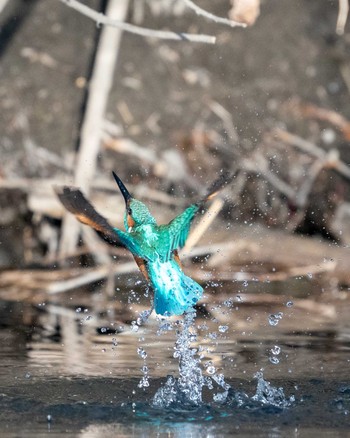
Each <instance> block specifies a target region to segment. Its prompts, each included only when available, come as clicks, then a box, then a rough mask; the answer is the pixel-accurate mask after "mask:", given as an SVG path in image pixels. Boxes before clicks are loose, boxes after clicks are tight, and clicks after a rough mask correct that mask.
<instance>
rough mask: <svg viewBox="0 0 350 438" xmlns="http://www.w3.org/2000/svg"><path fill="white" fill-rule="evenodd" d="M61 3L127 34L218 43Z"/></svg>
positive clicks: (70, 1) (72, 0) (71, 0)
mask: <svg viewBox="0 0 350 438" xmlns="http://www.w3.org/2000/svg"><path fill="white" fill-rule="evenodd" d="M59 1H61V2H62V3H64V4H66V5H67V6H69V7H70V8H72V9H75V10H76V11H78V12H80V13H81V14H82V15H85V16H86V17H89V18H91V19H92V20H94V21H95V22H96V23H97V24H98V25H102V24H104V25H106V26H112V27H116V28H118V29H120V30H125V31H126V32H131V33H133V34H136V35H140V36H144V37H148V38H159V39H165V40H175V41H190V42H193V43H206V44H215V42H216V37H214V36H211V35H195V34H189V33H183V32H171V31H163V30H154V29H147V28H144V27H140V26H134V25H133V24H130V23H124V22H122V21H118V20H114V19H112V18H109V17H107V16H106V15H104V14H102V13H99V12H97V11H95V10H94V9H91V8H89V7H88V6H86V5H83V4H82V3H80V2H78V1H77V0H59Z"/></svg>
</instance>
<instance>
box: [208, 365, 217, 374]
mask: <svg viewBox="0 0 350 438" xmlns="http://www.w3.org/2000/svg"><path fill="white" fill-rule="evenodd" d="M215 371H216V369H215V367H214V365H209V366H208V368H207V372H208V374H215Z"/></svg>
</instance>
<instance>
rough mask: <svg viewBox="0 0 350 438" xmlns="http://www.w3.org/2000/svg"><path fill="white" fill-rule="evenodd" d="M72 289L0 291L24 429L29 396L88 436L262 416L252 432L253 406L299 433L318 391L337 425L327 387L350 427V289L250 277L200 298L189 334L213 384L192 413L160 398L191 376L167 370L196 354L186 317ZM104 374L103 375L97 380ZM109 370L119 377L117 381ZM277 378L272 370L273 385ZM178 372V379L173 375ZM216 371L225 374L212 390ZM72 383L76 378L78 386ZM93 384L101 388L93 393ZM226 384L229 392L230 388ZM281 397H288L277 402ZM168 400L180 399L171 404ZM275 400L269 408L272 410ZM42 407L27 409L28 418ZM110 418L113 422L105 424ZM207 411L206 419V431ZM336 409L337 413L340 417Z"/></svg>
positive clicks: (2, 406) (7, 395)
mask: <svg viewBox="0 0 350 438" xmlns="http://www.w3.org/2000/svg"><path fill="white" fill-rule="evenodd" d="M98 296H99V294H98V293H96V294H92V295H90V297H89V299H90V302H91V303H94V302H96V301H98V300H97V297H98ZM70 301H71V302H70V303H69V304H68V305H65V304H63V303H62V302H59V301H56V302H54V301H52V302H51V303H49V302H45V303H41V304H40V305H36V306H34V305H31V304H29V303H23V302H22V303H17V302H0V313H1V315H0V317H1V327H0V384H1V386H2V387H3V391H2V392H3V394H1V395H0V412H2V414H0V419H1V421H4V418H5V417H6V421H9V422H10V423H11V418H13V427H14V429H15V428H16V424H17V423H16V421H15V418H16V416H15V414H14V412H21V410H22V408H24V407H25V408H26V409H27V410H28V411H29V412H30V411H31V412H32V415H34V416H35V415H36V416H37V417H36V418H37V419H38V421H39V423H40V422H43V419H44V418H45V421H44V425H42V426H40V427H44V428H45V427H49V428H51V429H52V428H54V427H56V430H61V429H59V428H58V426H57V424H58V420H57V419H58V418H59V419H60V421H62V418H65V420H66V421H67V422H68V423H67V424H68V426H69V424H70V426H71V428H72V430H80V432H79V436H84V437H86V436H110V435H112V434H114V435H119V436H123V434H124V435H128V434H130V433H131V432H130V431H131V430H133V431H134V432H133V433H135V434H136V435H137V436H150V435H152V434H153V435H154V434H155V433H158V432H159V433H160V432H161V433H169V434H170V435H171V436H178V435H180V434H182V435H183V434H184V433H185V436H186V433H187V432H186V431H188V435H191V436H212V435H211V434H214V435H215V434H216V436H220V433H221V434H225V433H226V432H225V431H226V430H227V427H228V424H230V426H229V430H230V431H231V432H232V431H234V430H236V429H235V428H236V427H237V430H241V431H242V430H245V431H248V432H249V428H250V427H251V428H252V430H251V432H252V433H253V434H255V435H257V431H259V425H258V424H255V425H254V424H253V425H251V426H249V425H250V424H251V420H252V419H251V412H253V411H254V412H255V414H254V415H258V417H259V415H260V417H261V418H260V419H261V421H263V422H266V427H267V428H268V430H269V431H270V432H271V431H272V432H273V431H274V432H273V433H274V434H275V435H271V436H285V433H286V430H289V432H290V433H294V435H295V427H296V426H295V424H294V423H295V421H294V420H295V418H296V417H295V412H299V411H300V412H301V414H300V415H304V414H302V413H303V410H302V407H303V406H302V404H303V403H308V407H309V411H308V412H309V414H310V409H311V411H312V409H313V407H315V406H318V408H317V409H316V410H315V411H313V412H314V414H313V415H315V416H316V417H315V418H314V420H315V419H317V421H318V422H321V424H323V426H322V430H323V432H324V433H325V434H326V429H324V425H325V422H324V421H325V420H324V419H322V415H323V414H322V413H321V411H320V409H321V408H320V405H319V401H320V397H321V395H322V397H323V398H324V400H323V404H324V407H323V409H329V410H330V411H329V412H330V413H329V415H330V416H331V415H333V416H331V417H330V418H331V419H333V420H334V421H336V420H337V418H338V420H337V421H338V423H336V424H339V425H341V427H342V428H343V424H345V423H344V421H345V420H344V418H345V417H346V416H347V415H348V412H349V410H350V389H349V388H350V384H349V372H348V369H349V365H350V354H349V353H350V322H349V318H348V315H349V311H350V300H349V299H348V298H347V297H344V296H341V295H339V296H332V295H330V296H323V297H319V298H318V300H317V301H316V300H311V299H310V298H307V297H306V296H304V297H300V294H299V295H297V296H293V295H292V294H288V296H287V295H286V296H284V295H276V294H265V295H257V294H254V291H253V293H248V290H247V289H245V293H240V294H237V293H233V294H232V295H229V294H226V295H219V296H218V297H216V298H215V299H213V298H211V300H208V303H207V304H206V305H205V306H202V307H200V308H199V309H197V317H196V319H195V322H194V327H192V328H191V331H190V332H188V338H187V341H188V342H190V345H191V349H192V350H193V351H195V354H196V356H193V358H192V359H193V360H194V361H195V362H196V361H197V362H196V364H197V365H198V366H199V367H200V369H199V368H198V370H197V371H198V372H197V371H196V373H197V374H196V375H197V376H199V378H200V385H202V386H201V388H202V387H203V388H204V392H203V397H204V398H203V400H204V403H210V405H207V404H204V405H203V406H202V407H200V408H198V409H199V410H197V411H193V412H192V411H186V409H189V406H187V408H185V405H184V404H182V409H183V410H185V411H186V412H185V411H184V413H183V417H182V414H181V412H179V411H178V406H175V408H176V409H177V411H176V410H175V411H176V412H175V413H174V412H172V411H171V409H175V408H174V405H173V404H171V403H170V404H168V405H166V406H163V408H164V409H165V410H164V409H163V410H162V409H161V410H160V412H159V410H158V411H157V409H156V407H157V403H155V404H154V406H153V407H152V403H151V400H152V399H153V397H154V394H155V393H157V391H158V394H159V388H163V389H164V388H165V389H166V388H167V386H166V385H167V384H169V385H170V386H169V385H168V390H169V391H170V392H171V391H173V389H174V387H175V386H176V385H179V383H181V379H180V380H179V381H178V382H177V381H176V380H174V379H173V380H171V379H170V380H169V379H168V383H167V384H165V381H164V379H165V378H166V377H167V376H168V375H170V374H172V375H173V376H175V377H176V376H179V362H178V361H179V358H180V359H181V358H186V357H185V356H186V352H185V350H181V346H180V347H179V330H180V328H181V327H182V318H176V317H173V318H171V319H164V318H163V319H160V320H157V318H156V317H155V316H154V315H153V314H152V315H151V316H150V317H149V318H148V320H147V321H145V319H146V318H140V315H143V316H145V315H144V314H142V312H144V310H145V307H143V306H142V304H140V303H139V302H138V303H132V304H130V305H129V307H128V308H122V307H121V306H119V307H118V306H114V305H113V304H111V303H108V302H103V303H102V304H101V303H99V304H98V305H96V304H91V307H89V306H88V303H87V302H86V300H85V301H82V302H84V305H81V304H79V303H78V302H76V301H74V300H70ZM176 341H177V344H176V343H175V342H176ZM187 341H186V342H187ZM188 351H190V350H188ZM174 356H175V357H174ZM195 357H197V359H195ZM188 359H191V358H190V357H189V356H188V357H187V358H186V360H188ZM192 359H191V360H192ZM262 369H263V370H264V371H263V372H264V378H263V377H262V375H261V374H258V377H257V381H254V375H256V373H259V372H260V370H262ZM98 376H100V378H101V379H102V380H99V381H96V378H98ZM220 376H222V380H220V379H221V377H220ZM180 377H181V370H180ZM192 377H193V376H192ZM192 377H191V379H192V380H193V378H192ZM78 378H79V379H80V380H77V379H78ZM121 378H122V379H123V380H118V379H121ZM159 378H162V379H163V380H162V382H160V381H159ZM71 379H73V380H71ZM106 379H107V380H106ZM108 379H112V380H110V383H109V381H108ZM116 379H117V380H116ZM191 379H190V380H191ZM201 379H202V380H201ZM234 379H240V380H239V381H234ZM265 379H266V380H265ZM267 380H271V382H272V383H271V385H269V384H268V382H267ZM276 381H277V383H276V384H275V382H276ZM331 381H332V382H335V383H331ZM94 382H95V383H94ZM106 382H107V383H106ZM120 382H124V383H123V385H125V386H123V385H121V384H120ZM169 382H170V383H169ZM172 382H173V383H174V382H175V383H176V385H175V383H174V385H175V386H174V385H173V386H171V385H172ZM208 382H209V383H208ZM210 382H214V386H215V387H214V388H213V390H211V386H210ZM340 382H341V383H340ZM65 385H72V386H71V387H69V390H68V389H66V391H67V392H65V391H64V387H65ZM82 385H83V386H82ZM86 385H87V386H88V388H90V389H89V392H88V393H86ZM106 385H107V386H106ZM187 385H188V382H187ZM305 385H306V389H305ZM180 386H181V385H180ZM326 386H327V387H328V392H327V391H326V390H325V388H326ZM43 387H44V388H45V389H44V390H43ZM49 388H50V391H49ZM54 388H56V390H55V391H54ZM169 388H170V389H169ZM218 388H219V389H220V391H218ZM279 388H280V389H281V390H280V389H279ZM185 389H186V391H187V390H188V391H189V393H191V389H193V390H194V389H195V388H194V386H193V381H192V386H191V385H189V386H186V388H185ZM52 391H53V392H52ZM84 391H85V392H84ZM193 394H194V392H192V395H193ZM215 394H216V396H215ZM220 394H224V396H221V398H220ZM254 394H255V395H254ZM163 395H164V394H163ZM294 396H295V404H294V405H293V406H292V405H291V402H292V400H293V397H294ZM1 397H4V398H1ZM18 397H20V399H19V398H18ZM45 397H46V398H45ZM215 397H216V398H215ZM254 397H255V398H254ZM269 397H270V398H269ZM291 397H292V398H291ZM19 400H21V401H20V402H19ZM24 400H28V401H27V402H26V403H27V404H23V403H24ZM33 400H35V402H34V401H33ZM163 400H164V398H163ZM264 400H267V401H266V403H265V402H264ZM271 400H272V402H271ZM276 400H277V402H278V403H277V402H276V403H275V404H274V403H273V401H276ZM254 402H257V403H258V405H256V404H254ZM18 403H20V405H18ZM77 403H78V404H77ZM79 403H83V405H81V404H79ZM84 403H85V404H84ZM96 403H97V405H96ZM284 403H285V404H284ZM311 403H312V406H313V407H312V408H310V406H311V405H310V404H311ZM198 404H199V405H201V403H198ZM175 405H176V404H175ZM180 405H181V403H180ZM171 406H172V407H171ZM220 406H221V407H220ZM264 406H265V410H262V409H263V407H264ZM287 406H292V407H288V408H287ZM266 407H268V408H269V410H268V411H266ZM276 407H280V408H283V407H286V409H285V410H283V409H282V410H283V412H284V411H286V412H284V413H281V412H277V411H276V410H274V409H275V408H276ZM304 407H305V406H304ZM158 408H159V404H158ZM168 408H169V409H170V411H166V409H168ZM298 410H299V411H298ZM6 412H7V413H6ZM166 412H167V413H166ZM247 412H248V413H247ZM267 412H268V413H269V415H270V417H269V416H266V413H267ZM288 412H294V413H289V414H288ZM44 414H45V416H44ZM234 414H237V417H235V421H236V423H232V418H231V419H230V420H225V418H226V417H232V415H234ZM309 414H308V415H309ZM32 415H30V416H28V422H30V421H31V420H32ZM46 415H49V416H51V415H52V416H53V417H52V418H55V419H56V420H55V422H52V424H51V420H50V421H47V418H46ZM273 415H280V416H282V417H283V418H284V420H283V421H285V426H284V428H283V430H282V431H279V430H278V428H277V429H276V424H275V423H274V421H273V420H272V418H275V417H271V416H273ZM298 415H299V414H298ZM310 415H311V414H310ZM334 415H338V417H334ZM81 416H82V417H81ZM116 417H118V420H116ZM120 417H123V418H124V419H123V421H121V420H120ZM23 418H24V419H23V421H24V423H23V424H25V417H23ZM50 418H51V417H50ZM77 418H80V419H81V418H84V419H85V422H84V421H83V422H82V423H83V424H82V423H81V422H80V421H77ZM103 418H104V419H105V421H106V422H107V423H108V425H105V424H104V425H101V424H99V421H100V420H101V419H103ZM191 418H193V421H192V420H191ZM339 419H341V421H340V420H339ZM95 420H96V421H97V423H96V421H95ZM287 420H288V421H289V422H290V423H288V421H287ZM198 421H201V422H205V424H206V433H207V435H204V434H203V430H202V426H201V424H198ZM315 421H316V420H315ZM327 421H328V424H330V423H329V422H330V421H331V420H330V419H328V420H327ZM86 422H87V423H86ZM228 422H229V423H228ZM39 423H38V424H39ZM46 423H48V424H46ZM11 424H12V423H11ZM55 424H56V426H55ZM67 424H65V425H64V427H66V428H67V427H68V426H67ZM272 424H274V425H273V427H272ZM279 424H281V423H279ZM288 424H290V425H293V427H292V428H291V426H290V427H289V426H288ZM303 424H304V426H303V427H305V428H306V429H307V427H311V428H312V425H310V424H309V423H308V422H307V418H304V419H303ZM61 426H62V427H63V424H61ZM225 427H226V429H225ZM288 427H289V429H288ZM332 427H333V426H332ZM332 427H331V428H330V431H331V430H332V431H333V432H334V428H333V429H332ZM334 427H335V426H334ZM336 427H338V426H336ZM339 427H340V426H339ZM57 428H58V429H57ZM273 428H274V429H273ZM68 429H69V427H68ZM316 429H317V428H316ZM39 432H40V433H44V430H43V429H42V428H41V429H40V431H38V430H37V431H36V433H37V435H36V436H40V434H39ZM272 432H271V433H272ZM289 432H288V433H289ZM310 433H311V432H310ZM330 433H331V432H330ZM295 436H298V435H295ZM332 436H336V435H334V434H333V435H332Z"/></svg>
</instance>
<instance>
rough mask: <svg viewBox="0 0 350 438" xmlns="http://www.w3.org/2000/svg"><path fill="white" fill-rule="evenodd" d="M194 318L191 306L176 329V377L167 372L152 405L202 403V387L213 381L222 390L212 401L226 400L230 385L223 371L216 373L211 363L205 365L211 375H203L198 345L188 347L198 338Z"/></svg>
mask: <svg viewBox="0 0 350 438" xmlns="http://www.w3.org/2000/svg"><path fill="white" fill-rule="evenodd" d="M195 318H196V312H195V311H194V310H193V311H191V312H188V313H186V314H185V315H184V319H183V322H182V323H180V328H179V329H178V330H177V331H176V337H177V339H176V343H175V347H174V349H175V351H174V357H175V358H177V359H178V360H179V377H178V378H175V377H173V376H168V378H167V381H166V382H165V384H164V386H162V387H161V388H159V389H158V391H157V392H156V394H155V396H154V398H153V403H152V405H153V407H156V408H169V407H174V408H176V407H181V408H182V409H184V408H193V407H198V406H201V405H202V404H203V398H202V394H203V388H204V387H207V388H208V389H210V390H211V389H213V382H216V384H217V385H218V386H219V387H221V388H223V389H224V392H222V393H219V394H215V395H214V401H217V402H219V401H220V402H222V401H224V400H226V397H227V394H228V390H229V388H230V385H228V384H227V383H226V382H225V379H224V376H223V375H222V374H216V369H215V367H214V366H212V365H209V366H208V367H207V369H206V371H207V372H208V373H209V374H210V376H205V375H203V372H202V367H201V359H200V357H199V356H198V354H197V353H198V349H197V348H192V347H191V344H192V343H193V342H195V341H196V340H197V333H196V329H195V324H194V323H195ZM181 325H182V327H181ZM181 328H182V330H181Z"/></svg>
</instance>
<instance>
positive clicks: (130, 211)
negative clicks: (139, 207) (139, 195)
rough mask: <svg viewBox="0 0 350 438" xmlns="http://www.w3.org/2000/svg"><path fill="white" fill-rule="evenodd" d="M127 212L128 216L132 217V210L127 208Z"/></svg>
mask: <svg viewBox="0 0 350 438" xmlns="http://www.w3.org/2000/svg"><path fill="white" fill-rule="evenodd" d="M127 211H128V214H129V215H130V216H131V215H132V210H131V208H130V207H129V208H128V210H127Z"/></svg>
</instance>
